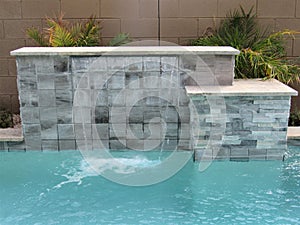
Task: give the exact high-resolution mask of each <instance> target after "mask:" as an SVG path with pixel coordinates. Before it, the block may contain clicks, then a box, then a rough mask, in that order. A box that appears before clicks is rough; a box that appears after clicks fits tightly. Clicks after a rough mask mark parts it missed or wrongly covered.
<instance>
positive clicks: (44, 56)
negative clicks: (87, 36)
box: [0, 46, 296, 160]
mask: <svg viewBox="0 0 300 225" xmlns="http://www.w3.org/2000/svg"><path fill="white" fill-rule="evenodd" d="M235 54H238V51H237V50H235V49H232V48H230V47H174V46H173V47H123V48H105V47H104V48H103V47H98V48H23V49H20V50H16V51H14V52H12V55H16V56H17V66H18V89H19V96H20V105H21V116H22V122H23V134H24V139H25V140H24V142H22V143H9V144H6V145H5V146H2V147H1V146H0V147H1V148H2V149H9V150H10V149H13V150H17V149H23V150H41V149H42V150H68V149H87V150H93V149H99V148H100V149H101V148H105V149H117V150H120V149H134V150H153V149H163V150H175V149H179V150H195V158H196V159H197V160H204V159H205V160H212V159H230V160H249V159H279V158H282V156H283V153H284V150H285V149H286V131H287V120H288V116H289V109H290V96H291V95H295V94H296V92H295V91H293V90H292V89H290V88H288V87H286V86H285V85H283V84H281V83H280V82H276V81H271V82H269V83H268V82H262V81H258V80H254V81H251V80H250V81H249V80H248V81H247V80H244V81H238V80H236V81H235V82H234V83H233V77H234V55H235Z"/></svg>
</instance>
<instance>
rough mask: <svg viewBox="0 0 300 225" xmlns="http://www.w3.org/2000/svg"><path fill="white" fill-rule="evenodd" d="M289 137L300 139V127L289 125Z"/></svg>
mask: <svg viewBox="0 0 300 225" xmlns="http://www.w3.org/2000/svg"><path fill="white" fill-rule="evenodd" d="M287 137H288V139H300V127H288V129H287Z"/></svg>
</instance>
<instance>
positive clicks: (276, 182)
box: [0, 146, 300, 225]
mask: <svg viewBox="0 0 300 225" xmlns="http://www.w3.org/2000/svg"><path fill="white" fill-rule="evenodd" d="M155 160H156V159H155V158H154V159H153V158H151V157H150V158H135V162H142V163H143V164H145V163H150V164H151V163H153V162H154V163H156V162H157V161H155ZM198 167H199V164H197V163H193V162H192V161H190V162H188V163H187V164H186V165H185V167H184V168H183V169H182V170H181V171H179V172H178V173H177V174H176V175H175V176H173V177H171V178H170V179H168V180H166V181H165V182H162V183H159V184H156V185H151V186H145V187H130V186H123V185H119V184H116V183H113V182H111V181H108V180H106V179H104V178H103V177H101V176H97V175H96V174H95V173H94V172H93V171H92V170H91V169H90V168H89V166H88V165H87V164H86V163H85V161H84V160H83V159H82V156H81V154H80V152H78V151H62V152H26V153H20V152H18V153H14V152H9V153H7V152H0V224H1V225H6V224H22V225H24V224H35V225H38V224H300V148H299V147H295V146H289V152H288V157H287V159H286V161H285V162H281V161H251V162H228V161H226V162H221V161H220V162H214V163H212V164H211V166H210V167H209V168H208V169H207V170H205V171H204V172H199V170H198Z"/></svg>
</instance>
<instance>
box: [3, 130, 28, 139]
mask: <svg viewBox="0 0 300 225" xmlns="http://www.w3.org/2000/svg"><path fill="white" fill-rule="evenodd" d="M23 140H24V138H23V135H22V128H6V129H0V141H23Z"/></svg>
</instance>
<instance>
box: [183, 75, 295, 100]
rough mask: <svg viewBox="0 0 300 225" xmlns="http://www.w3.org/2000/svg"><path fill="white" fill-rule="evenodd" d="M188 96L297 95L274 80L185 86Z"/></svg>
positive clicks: (247, 80) (236, 80) (246, 80)
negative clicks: (226, 84)
mask: <svg viewBox="0 0 300 225" xmlns="http://www.w3.org/2000/svg"><path fill="white" fill-rule="evenodd" d="M185 88H186V91H187V94H188V95H189V96H195V95H220V96H268V95H272V96H297V95H298V93H297V91H295V90H294V89H292V88H290V87H289V86H287V85H285V84H283V83H281V82H279V81H277V80H275V79H270V80H261V79H241V80H239V79H235V80H234V82H233V84H232V86H229V85H228V86H205V85H203V86H186V87H185Z"/></svg>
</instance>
